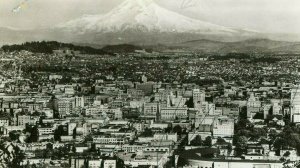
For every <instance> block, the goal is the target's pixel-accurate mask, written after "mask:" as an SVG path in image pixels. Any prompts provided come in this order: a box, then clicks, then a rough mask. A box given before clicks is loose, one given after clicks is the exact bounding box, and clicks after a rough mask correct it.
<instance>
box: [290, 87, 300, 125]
mask: <svg viewBox="0 0 300 168" xmlns="http://www.w3.org/2000/svg"><path fill="white" fill-rule="evenodd" d="M291 121H292V122H294V123H299V122H300V85H295V86H294V87H293V88H292V90H291Z"/></svg>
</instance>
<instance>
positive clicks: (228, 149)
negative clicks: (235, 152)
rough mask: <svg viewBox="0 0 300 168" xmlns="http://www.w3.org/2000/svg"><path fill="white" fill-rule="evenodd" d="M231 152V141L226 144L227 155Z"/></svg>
mask: <svg viewBox="0 0 300 168" xmlns="http://www.w3.org/2000/svg"><path fill="white" fill-rule="evenodd" d="M231 152H232V145H231V143H228V145H227V155H230V154H231Z"/></svg>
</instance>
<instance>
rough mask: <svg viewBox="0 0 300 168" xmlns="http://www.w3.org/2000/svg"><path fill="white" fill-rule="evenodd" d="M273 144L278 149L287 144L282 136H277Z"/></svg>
mask: <svg viewBox="0 0 300 168" xmlns="http://www.w3.org/2000/svg"><path fill="white" fill-rule="evenodd" d="M273 146H274V148H276V149H281V148H282V147H284V146H287V144H286V140H285V139H283V138H281V137H279V138H276V140H275V141H274V143H273Z"/></svg>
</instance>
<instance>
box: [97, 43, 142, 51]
mask: <svg viewBox="0 0 300 168" xmlns="http://www.w3.org/2000/svg"><path fill="white" fill-rule="evenodd" d="M141 49H142V47H139V46H135V45H130V44H119V45H107V46H104V47H103V48H102V50H103V51H105V52H109V53H132V52H134V51H135V50H141Z"/></svg>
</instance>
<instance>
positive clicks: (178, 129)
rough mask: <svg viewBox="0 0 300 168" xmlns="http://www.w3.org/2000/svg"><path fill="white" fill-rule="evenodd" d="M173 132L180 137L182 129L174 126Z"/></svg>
mask: <svg viewBox="0 0 300 168" xmlns="http://www.w3.org/2000/svg"><path fill="white" fill-rule="evenodd" d="M173 132H176V133H177V134H178V135H181V133H182V128H181V126H180V125H176V126H175V127H174V128H173Z"/></svg>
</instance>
